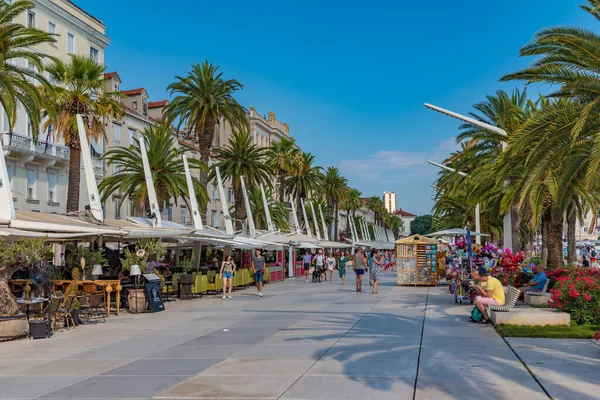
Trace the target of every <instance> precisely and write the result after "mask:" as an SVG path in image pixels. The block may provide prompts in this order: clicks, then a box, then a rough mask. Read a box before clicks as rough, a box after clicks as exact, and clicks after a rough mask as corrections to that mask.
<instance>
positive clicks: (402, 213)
mask: <svg viewBox="0 0 600 400" xmlns="http://www.w3.org/2000/svg"><path fill="white" fill-rule="evenodd" d="M394 215H398V216H400V217H416V215H415V214H411V213H409V212H406V211H404V210H403V209H399V210H396V211H394Z"/></svg>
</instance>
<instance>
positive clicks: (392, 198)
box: [383, 192, 396, 214]
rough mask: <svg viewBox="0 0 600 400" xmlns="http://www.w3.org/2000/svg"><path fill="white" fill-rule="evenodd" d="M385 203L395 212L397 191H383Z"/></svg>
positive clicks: (389, 209)
mask: <svg viewBox="0 0 600 400" xmlns="http://www.w3.org/2000/svg"><path fill="white" fill-rule="evenodd" d="M383 204H384V205H385V209H386V210H387V211H388V212H389V213H390V214H393V213H394V211H396V192H383Z"/></svg>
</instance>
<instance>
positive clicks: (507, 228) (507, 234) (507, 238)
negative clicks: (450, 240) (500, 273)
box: [424, 103, 513, 249]
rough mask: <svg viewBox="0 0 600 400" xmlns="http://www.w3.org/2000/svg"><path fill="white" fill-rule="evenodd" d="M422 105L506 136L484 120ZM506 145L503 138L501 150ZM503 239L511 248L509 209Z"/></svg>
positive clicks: (507, 246)
mask: <svg viewBox="0 0 600 400" xmlns="http://www.w3.org/2000/svg"><path fill="white" fill-rule="evenodd" d="M424 105H425V107H427V108H429V109H430V110H433V111H437V112H439V113H441V114H444V115H447V116H449V117H452V118H456V119H458V120H460V121H463V122H466V123H467V124H470V125H475V126H478V127H480V128H482V129H485V130H487V131H489V132H493V133H496V134H498V135H501V136H504V137H505V138H507V137H508V133H506V131H505V130H504V129H502V128H498V127H497V126H493V125H490V124H486V123H485V122H481V121H478V120H476V119H473V118H469V117H465V116H464V115H461V114H458V113H455V112H453V111H450V110H446V109H444V108H441V107H438V106H434V105H433V104H428V103H425V104H424ZM506 147H507V144H506V140H503V141H502V151H504V150H506ZM476 229H477V228H476ZM503 241H504V248H506V249H512V248H513V240H512V219H511V212H510V210H509V211H508V212H507V213H506V214H505V215H504V235H503Z"/></svg>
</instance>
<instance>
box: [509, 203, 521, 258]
mask: <svg viewBox="0 0 600 400" xmlns="http://www.w3.org/2000/svg"><path fill="white" fill-rule="evenodd" d="M510 220H511V229H512V232H511V234H512V243H513V248H512V249H511V250H512V251H513V253H515V254H516V253H517V252H518V251H521V250H523V246H522V244H521V221H520V220H519V206H512V207H511V209H510Z"/></svg>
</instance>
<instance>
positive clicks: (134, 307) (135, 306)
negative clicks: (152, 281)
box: [127, 289, 148, 313]
mask: <svg viewBox="0 0 600 400" xmlns="http://www.w3.org/2000/svg"><path fill="white" fill-rule="evenodd" d="M127 301H128V303H129V312H132V313H141V312H144V311H145V310H146V309H147V308H148V299H147V298H146V292H145V291H144V289H130V290H129V295H128V296H127Z"/></svg>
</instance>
